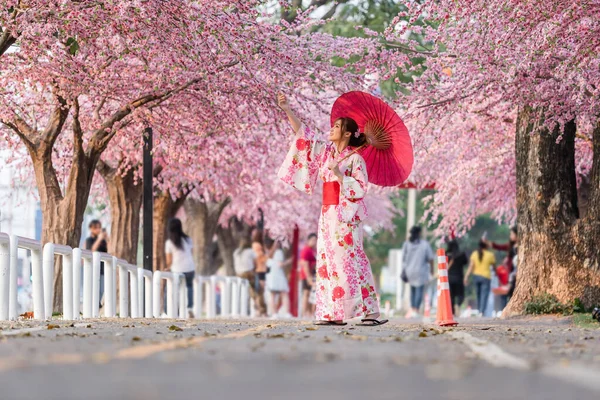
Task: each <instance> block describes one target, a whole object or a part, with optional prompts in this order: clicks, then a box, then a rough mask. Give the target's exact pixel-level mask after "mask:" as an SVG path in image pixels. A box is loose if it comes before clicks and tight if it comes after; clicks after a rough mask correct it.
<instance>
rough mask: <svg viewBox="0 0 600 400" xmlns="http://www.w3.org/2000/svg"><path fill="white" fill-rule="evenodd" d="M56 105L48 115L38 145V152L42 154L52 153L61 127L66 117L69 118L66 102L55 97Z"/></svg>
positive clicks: (61, 98)
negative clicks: (40, 151)
mask: <svg viewBox="0 0 600 400" xmlns="http://www.w3.org/2000/svg"><path fill="white" fill-rule="evenodd" d="M55 97H56V100H57V102H58V105H57V106H56V108H55V109H54V110H53V111H52V113H51V114H50V118H49V120H48V124H47V125H46V129H44V131H43V132H42V134H41V141H40V143H39V147H40V150H42V151H43V152H50V151H52V147H53V146H54V142H56V139H57V138H58V135H60V133H61V132H62V129H63V126H64V124H65V121H66V120H67V117H68V116H69V106H68V105H67V101H66V100H65V99H64V98H63V97H62V96H60V95H58V94H57V95H55Z"/></svg>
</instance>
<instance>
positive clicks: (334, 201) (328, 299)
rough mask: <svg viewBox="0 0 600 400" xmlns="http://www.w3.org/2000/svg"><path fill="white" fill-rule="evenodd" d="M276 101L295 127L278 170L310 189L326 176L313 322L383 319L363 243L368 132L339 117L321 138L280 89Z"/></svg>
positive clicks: (297, 185) (288, 180) (285, 178)
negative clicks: (362, 151) (363, 148)
mask: <svg viewBox="0 0 600 400" xmlns="http://www.w3.org/2000/svg"><path fill="white" fill-rule="evenodd" d="M278 102H279V106H280V107H281V109H282V110H283V111H285V113H286V114H287V116H288V118H289V121H290V124H291V126H292V128H293V130H294V132H295V137H294V140H293V142H292V145H291V148H290V150H289V152H288V154H287V157H286V159H285V161H284V162H283V165H282V166H281V168H280V170H279V172H278V176H279V177H280V178H281V179H282V180H283V181H284V182H285V183H287V184H289V185H291V186H293V187H294V188H296V189H298V190H300V191H303V192H305V193H308V194H312V192H313V190H314V188H315V185H316V181H317V177H320V178H321V179H322V180H323V182H324V183H323V207H322V209H321V216H320V218H319V231H318V232H319V234H318V244H317V282H316V312H315V319H316V322H315V323H316V324H317V325H346V323H345V322H344V320H347V319H351V318H356V317H363V319H362V324H361V325H366V326H376V325H382V324H384V323H386V322H387V320H379V316H380V313H379V301H378V299H377V293H376V292H375V284H374V281H373V273H372V272H371V265H370V264H369V260H368V259H367V256H366V254H365V252H364V250H363V244H362V242H363V232H362V221H363V220H364V219H365V217H366V216H367V210H366V207H365V204H364V201H363V198H364V196H365V194H366V191H367V185H368V178H367V167H366V165H365V160H364V159H363V158H362V156H361V155H360V154H358V152H357V149H358V148H359V147H360V146H362V145H363V144H365V142H366V137H365V135H364V133H360V132H359V129H358V125H357V123H356V121H354V120H353V119H351V118H340V119H338V120H337V121H335V123H334V125H333V127H332V128H331V130H330V132H329V138H328V139H329V140H328V141H324V140H321V139H320V138H318V137H317V136H316V135H315V133H314V132H313V131H312V130H311V129H309V128H308V127H305V126H304V125H303V124H302V123H301V122H300V120H299V119H298V118H297V117H296V115H295V114H294V113H293V112H292V111H291V109H290V106H289V103H288V101H287V98H286V97H285V96H284V95H282V94H280V95H279V98H278Z"/></svg>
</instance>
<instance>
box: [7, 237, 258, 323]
mask: <svg viewBox="0 0 600 400" xmlns="http://www.w3.org/2000/svg"><path fill="white" fill-rule="evenodd" d="M19 249H22V250H29V251H31V280H32V300H33V311H34V318H35V319H40V320H43V319H50V318H52V312H53V300H54V275H55V267H56V265H55V259H56V257H61V258H62V273H63V277H62V286H63V293H62V299H61V300H62V307H63V319H65V320H74V319H79V318H80V312H81V313H82V314H83V318H98V317H100V315H99V314H100V312H99V309H100V300H101V298H100V266H101V263H103V264H104V312H103V316H104V317H115V316H116V308H117V307H116V305H117V303H116V301H117V286H116V285H117V269H118V270H119V274H118V278H119V279H118V281H119V315H120V316H121V317H123V318H125V317H128V316H129V315H131V317H132V318H141V317H144V316H145V317H146V318H152V317H161V316H162V312H161V303H162V301H163V297H164V303H165V304H166V307H167V316H168V317H169V318H187V317H188V315H187V306H188V304H187V300H188V296H187V291H188V289H187V286H186V281H185V276H184V274H181V273H173V272H164V271H156V272H154V273H153V272H152V271H147V270H144V269H143V268H138V267H137V266H135V265H131V264H129V263H127V262H126V261H124V260H120V259H118V258H117V257H114V256H112V255H110V254H107V253H100V252H91V251H89V250H83V249H79V248H73V249H72V248H71V247H69V246H65V245H58V244H54V243H46V244H45V245H44V246H43V248H42V245H41V243H40V242H39V241H36V240H32V239H28V238H23V237H19V236H15V235H10V236H9V235H7V234H5V233H0V320H8V319H12V320H15V319H16V318H17V309H18V308H17V306H18V299H17V284H18V281H17V275H18V261H19V258H18V252H19ZM23 268H24V269H23V274H26V275H29V269H28V267H27V268H25V266H24V267H23ZM24 278H25V280H27V281H28V279H29V276H24ZM163 280H164V281H166V296H165V295H164V293H163V291H162V290H161V284H162V281H163ZM82 284H83V286H82ZM249 286H250V283H249V282H248V280H246V279H241V278H238V277H230V276H228V277H221V276H210V277H202V276H197V277H196V278H195V279H194V314H195V316H196V318H200V317H202V315H203V313H202V312H203V309H204V308H206V317H208V318H215V317H217V288H220V294H221V296H220V297H221V310H220V313H218V314H219V316H220V317H240V316H241V317H247V316H248V315H249V308H248V307H249V304H250V295H249V293H250V291H249ZM82 292H83V293H82ZM82 297H83V305H82V303H81V298H82Z"/></svg>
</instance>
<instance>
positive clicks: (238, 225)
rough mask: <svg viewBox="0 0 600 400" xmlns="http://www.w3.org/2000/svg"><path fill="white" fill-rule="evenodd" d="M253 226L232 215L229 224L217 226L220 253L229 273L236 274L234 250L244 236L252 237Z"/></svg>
mask: <svg viewBox="0 0 600 400" xmlns="http://www.w3.org/2000/svg"><path fill="white" fill-rule="evenodd" d="M251 231H252V228H251V227H250V226H249V225H246V224H244V223H243V222H241V221H239V220H238V219H237V218H235V217H232V218H231V219H230V220H229V221H228V224H227V226H222V225H219V226H217V232H216V233H217V243H218V245H219V253H220V254H221V258H222V259H223V263H224V264H225V270H226V271H227V275H235V268H234V264H233V252H234V251H235V249H236V248H237V247H238V245H239V243H240V240H241V238H242V237H244V236H245V237H248V238H249V237H250V232H251Z"/></svg>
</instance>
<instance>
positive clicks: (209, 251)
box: [184, 198, 231, 276]
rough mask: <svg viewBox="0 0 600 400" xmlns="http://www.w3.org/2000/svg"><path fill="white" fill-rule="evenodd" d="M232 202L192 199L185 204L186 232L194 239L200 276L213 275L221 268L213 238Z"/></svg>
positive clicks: (197, 268)
mask: <svg viewBox="0 0 600 400" xmlns="http://www.w3.org/2000/svg"><path fill="white" fill-rule="evenodd" d="M230 201H231V200H230V199H229V198H227V199H225V200H223V201H220V202H213V201H205V200H199V199H192V198H190V199H188V200H187V201H186V202H185V205H184V207H185V213H186V216H187V223H186V225H187V226H186V230H187V231H188V233H189V235H190V237H191V238H192V243H193V246H194V247H193V249H194V262H195V264H196V272H197V273H198V274H200V275H204V276H208V275H212V274H213V273H215V272H216V271H217V269H218V267H219V265H218V264H217V263H216V262H214V261H215V260H214V259H215V257H214V252H215V250H216V248H215V244H214V243H213V237H214V235H215V233H216V232H217V227H218V225H219V217H220V216H221V213H222V212H223V210H224V209H225V207H227V205H228V204H229V203H230ZM223 261H225V260H223Z"/></svg>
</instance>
